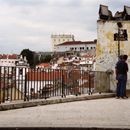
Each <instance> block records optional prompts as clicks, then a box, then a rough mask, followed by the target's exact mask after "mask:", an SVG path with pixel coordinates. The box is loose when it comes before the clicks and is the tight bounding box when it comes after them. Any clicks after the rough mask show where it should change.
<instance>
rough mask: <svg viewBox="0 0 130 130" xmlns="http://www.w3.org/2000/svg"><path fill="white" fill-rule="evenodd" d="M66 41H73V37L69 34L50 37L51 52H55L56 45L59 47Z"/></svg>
mask: <svg viewBox="0 0 130 130" xmlns="http://www.w3.org/2000/svg"><path fill="white" fill-rule="evenodd" d="M67 41H74V35H70V34H59V35H51V42H52V51H56V45H59V44H61V43H64V42H67Z"/></svg>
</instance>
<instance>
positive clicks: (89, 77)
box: [88, 71, 91, 95]
mask: <svg viewBox="0 0 130 130" xmlns="http://www.w3.org/2000/svg"><path fill="white" fill-rule="evenodd" d="M88 81H89V86H88V94H89V95H90V94H91V76H90V71H88Z"/></svg>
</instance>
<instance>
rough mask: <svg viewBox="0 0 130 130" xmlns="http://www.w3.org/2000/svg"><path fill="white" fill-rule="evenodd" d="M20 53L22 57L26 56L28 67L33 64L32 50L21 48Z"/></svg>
mask: <svg viewBox="0 0 130 130" xmlns="http://www.w3.org/2000/svg"><path fill="white" fill-rule="evenodd" d="M20 55H22V56H23V57H24V56H26V58H27V61H28V63H29V65H30V67H33V66H34V52H33V51H30V50H29V49H23V50H22V51H21V53H20Z"/></svg>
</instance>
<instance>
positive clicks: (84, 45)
mask: <svg viewBox="0 0 130 130" xmlns="http://www.w3.org/2000/svg"><path fill="white" fill-rule="evenodd" d="M96 43H97V42H96V40H94V41H86V42H81V41H69V42H64V43H62V44H59V45H56V48H55V50H56V52H66V51H80V52H81V51H85V50H86V51H87V50H96Z"/></svg>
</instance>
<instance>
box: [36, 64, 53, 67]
mask: <svg viewBox="0 0 130 130" xmlns="http://www.w3.org/2000/svg"><path fill="white" fill-rule="evenodd" d="M49 66H50V63H41V64H39V65H37V67H49Z"/></svg>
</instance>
